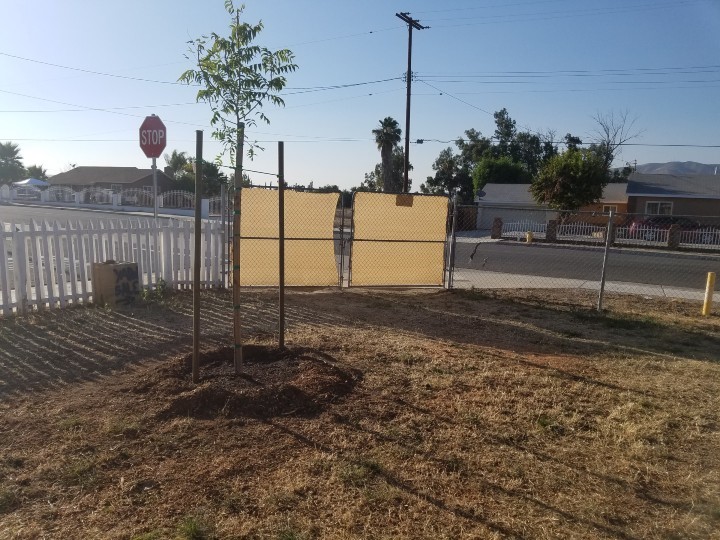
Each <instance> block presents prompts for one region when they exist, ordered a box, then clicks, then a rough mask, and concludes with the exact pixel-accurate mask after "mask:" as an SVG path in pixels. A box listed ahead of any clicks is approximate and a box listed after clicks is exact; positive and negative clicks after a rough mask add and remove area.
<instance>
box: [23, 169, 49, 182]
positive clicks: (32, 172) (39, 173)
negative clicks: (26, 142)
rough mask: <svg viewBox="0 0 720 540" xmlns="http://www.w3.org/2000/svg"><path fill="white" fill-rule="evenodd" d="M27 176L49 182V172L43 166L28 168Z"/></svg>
mask: <svg viewBox="0 0 720 540" xmlns="http://www.w3.org/2000/svg"><path fill="white" fill-rule="evenodd" d="M27 176H29V177H30V178H37V179H38V180H47V179H48V175H47V170H45V168H44V167H43V166H42V165H30V166H29V167H28V168H27Z"/></svg>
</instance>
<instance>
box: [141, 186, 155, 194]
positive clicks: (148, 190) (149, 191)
mask: <svg viewBox="0 0 720 540" xmlns="http://www.w3.org/2000/svg"><path fill="white" fill-rule="evenodd" d="M143 191H144V192H145V193H152V192H153V187H152V186H143Z"/></svg>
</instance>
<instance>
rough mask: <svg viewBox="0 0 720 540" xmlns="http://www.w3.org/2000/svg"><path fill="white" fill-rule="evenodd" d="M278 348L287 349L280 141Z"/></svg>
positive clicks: (282, 145)
mask: <svg viewBox="0 0 720 540" xmlns="http://www.w3.org/2000/svg"><path fill="white" fill-rule="evenodd" d="M278 261H279V262H278V276H279V279H278V284H279V287H278V295H279V299H278V300H279V302H278V306H279V309H278V312H279V313H278V334H279V336H278V347H279V348H280V349H281V350H282V349H284V348H285V143H284V142H283V141H278Z"/></svg>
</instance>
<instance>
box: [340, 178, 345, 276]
mask: <svg viewBox="0 0 720 540" xmlns="http://www.w3.org/2000/svg"><path fill="white" fill-rule="evenodd" d="M344 283H345V197H344V196H343V194H342V192H340V288H341V289H342V288H343V284H344Z"/></svg>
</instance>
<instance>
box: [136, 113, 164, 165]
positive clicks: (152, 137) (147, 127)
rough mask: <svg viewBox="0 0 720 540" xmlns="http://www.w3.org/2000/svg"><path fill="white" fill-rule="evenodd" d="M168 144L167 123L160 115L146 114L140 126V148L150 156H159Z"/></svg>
mask: <svg viewBox="0 0 720 540" xmlns="http://www.w3.org/2000/svg"><path fill="white" fill-rule="evenodd" d="M166 144H167V132H166V131H165V124H163V123H162V120H160V117H159V116H155V115H154V114H153V115H152V116H146V117H145V120H143V123H142V125H141V126H140V148H141V149H142V151H143V152H145V155H146V156H147V157H149V158H159V157H160V156H161V155H162V151H163V150H165V145H166Z"/></svg>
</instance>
